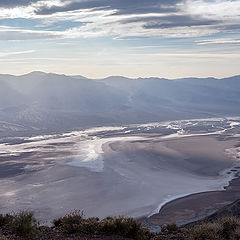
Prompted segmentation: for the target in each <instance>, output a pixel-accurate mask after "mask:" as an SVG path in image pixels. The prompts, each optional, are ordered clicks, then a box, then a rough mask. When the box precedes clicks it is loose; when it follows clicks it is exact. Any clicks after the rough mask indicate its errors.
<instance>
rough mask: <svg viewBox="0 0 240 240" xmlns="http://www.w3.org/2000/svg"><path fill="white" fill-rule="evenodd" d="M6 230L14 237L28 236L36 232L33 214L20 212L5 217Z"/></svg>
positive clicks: (36, 225)
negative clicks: (14, 235)
mask: <svg viewBox="0 0 240 240" xmlns="http://www.w3.org/2000/svg"><path fill="white" fill-rule="evenodd" d="M6 228H7V229H8V230H9V231H11V232H12V233H14V234H16V235H20V236H28V235H31V234H32V233H34V232H36V230H37V228H38V222H37V220H36V218H35V217H34V214H33V212H30V211H20V212H19V213H15V214H13V215H8V214H7V215H6Z"/></svg>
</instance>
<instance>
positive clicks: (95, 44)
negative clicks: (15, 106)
mask: <svg viewBox="0 0 240 240" xmlns="http://www.w3.org/2000/svg"><path fill="white" fill-rule="evenodd" d="M239 66H240V0H1V1H0V73H2V74H6V73H7V74H14V75H21V74H25V73H28V72H31V71H44V72H54V73H59V74H67V75H83V76H85V77H89V78H102V77H107V76H113V75H114V76H116V75H122V76H127V77H134V78H135V77H150V76H155V77H166V78H178V77H191V76H195V77H209V76H213V77H226V76H232V75H238V74H240V67H239Z"/></svg>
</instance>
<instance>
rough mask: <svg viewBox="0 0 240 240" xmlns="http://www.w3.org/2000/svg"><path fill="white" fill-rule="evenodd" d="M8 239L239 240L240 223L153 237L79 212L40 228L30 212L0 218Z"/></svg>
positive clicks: (121, 221)
mask: <svg viewBox="0 0 240 240" xmlns="http://www.w3.org/2000/svg"><path fill="white" fill-rule="evenodd" d="M10 239H11V240H12V239H16V240H23V239H24V240H25V239H29V240H40V239H41V240H44V239H52V240H63V239H79V240H83V239H85V240H93V239H99V240H110V239H114V240H126V239H129V240H130V239H136V240H171V239H172V240H239V239H240V220H239V219H238V218H236V217H232V216H229V217H223V218H220V219H218V220H216V221H213V222H207V223H202V224H199V225H196V226H193V227H191V228H189V229H185V228H180V227H178V226H177V225H176V224H168V225H164V226H162V231H161V232H160V233H157V234H154V233H151V232H150V231H149V229H147V228H144V227H142V225H141V223H139V222H138V221H137V220H135V219H133V218H126V217H121V216H119V217H108V218H104V219H102V220H100V219H99V218H85V217H84V215H83V212H81V211H73V212H72V213H70V214H68V215H66V216H64V217H61V218H58V219H55V220H53V226H52V227H47V226H43V227H39V224H38V222H37V220H36V219H35V217H34V215H33V213H32V212H29V211H21V212H19V213H16V214H6V215H0V240H10Z"/></svg>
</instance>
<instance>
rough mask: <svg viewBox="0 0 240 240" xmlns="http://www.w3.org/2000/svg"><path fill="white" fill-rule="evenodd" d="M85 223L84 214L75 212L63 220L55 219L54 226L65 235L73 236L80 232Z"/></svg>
mask: <svg viewBox="0 0 240 240" xmlns="http://www.w3.org/2000/svg"><path fill="white" fill-rule="evenodd" d="M83 221H84V218H83V212H82V211H78V210H75V211H73V212H71V213H70V214H68V215H66V216H64V217H62V218H58V219H54V220H53V225H54V226H55V227H58V228H61V229H62V230H63V231H64V232H65V233H69V234H73V233H77V232H79V230H80V225H81V224H82V222H83Z"/></svg>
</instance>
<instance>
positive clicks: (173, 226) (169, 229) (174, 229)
mask: <svg viewBox="0 0 240 240" xmlns="http://www.w3.org/2000/svg"><path fill="white" fill-rule="evenodd" d="M161 231H162V232H166V233H167V232H169V233H172V232H178V231H180V228H179V227H178V226H177V224H176V223H172V224H166V225H163V226H162V229H161Z"/></svg>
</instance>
